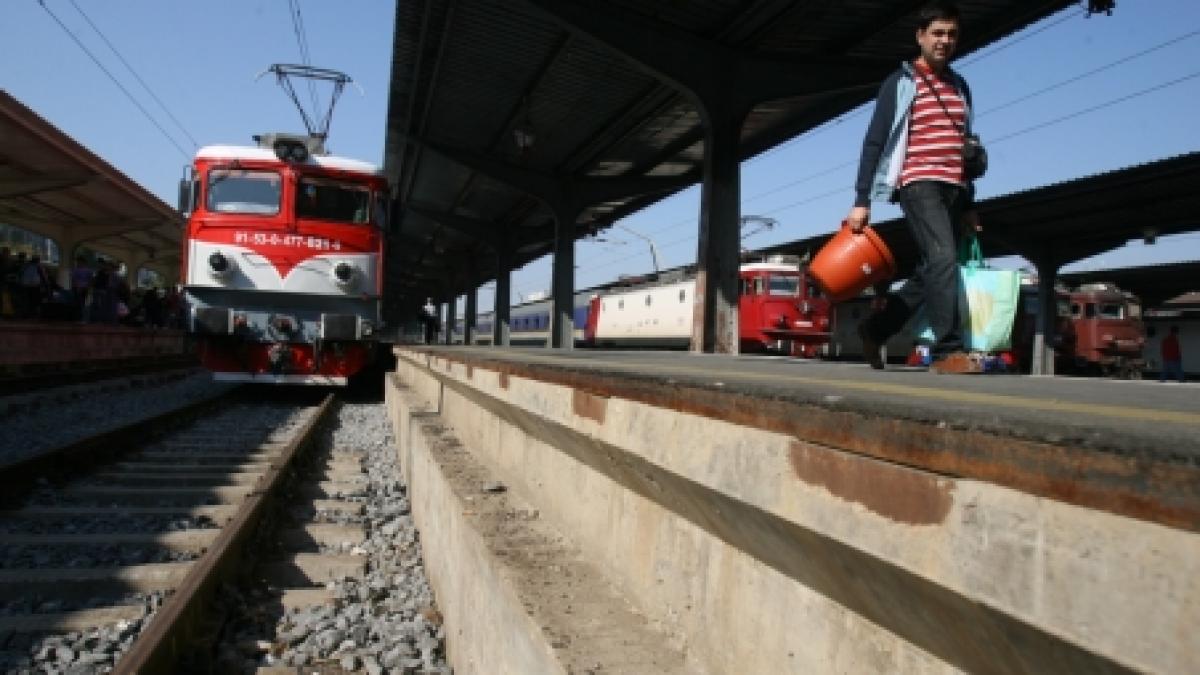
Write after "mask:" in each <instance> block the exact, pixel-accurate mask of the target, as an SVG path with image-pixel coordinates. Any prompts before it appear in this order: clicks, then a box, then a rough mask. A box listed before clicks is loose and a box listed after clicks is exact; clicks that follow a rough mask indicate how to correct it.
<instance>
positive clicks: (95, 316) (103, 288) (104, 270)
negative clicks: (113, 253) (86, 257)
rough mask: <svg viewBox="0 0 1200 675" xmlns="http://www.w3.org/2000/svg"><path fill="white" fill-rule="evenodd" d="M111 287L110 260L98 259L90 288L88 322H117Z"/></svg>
mask: <svg viewBox="0 0 1200 675" xmlns="http://www.w3.org/2000/svg"><path fill="white" fill-rule="evenodd" d="M111 287H112V282H111V280H110V279H109V265H108V261H107V260H97V261H96V273H95V274H93V275H92V284H91V288H89V289H88V300H87V312H86V314H87V321H88V323H116V320H117V314H116V303H115V302H114V301H113V293H112V290H111Z"/></svg>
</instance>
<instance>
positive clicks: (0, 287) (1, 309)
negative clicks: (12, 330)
mask: <svg viewBox="0 0 1200 675" xmlns="http://www.w3.org/2000/svg"><path fill="white" fill-rule="evenodd" d="M15 264H16V261H15V260H13V256H12V249H10V248H9V247H7V246H0V317H2V318H5V319H11V318H13V317H15V316H16V314H17V309H16V307H17V301H16V299H15V298H13V297H12V291H11V290H10V286H11V284H10V283H9V280H10V277H11V279H12V280H16V278H17V277H16V274H17V273H16V271H14V270H13V266H14V265H15Z"/></svg>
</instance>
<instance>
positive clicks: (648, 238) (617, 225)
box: [613, 223, 658, 276]
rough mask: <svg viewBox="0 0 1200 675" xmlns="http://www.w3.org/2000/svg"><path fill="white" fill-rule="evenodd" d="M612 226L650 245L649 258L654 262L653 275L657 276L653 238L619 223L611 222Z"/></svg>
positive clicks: (656, 248) (656, 255)
mask: <svg viewBox="0 0 1200 675" xmlns="http://www.w3.org/2000/svg"><path fill="white" fill-rule="evenodd" d="M613 227H619V228H621V229H622V230H624V231H626V232H628V233H629V234H632V235H633V236H635V237H637V238H638V239H641V240H642V241H645V242H646V243H647V244H649V245H650V259H651V260H652V261H653V262H654V274H655V276H657V275H658V247H656V246H655V245H654V240H653V239H651V238H650V237H647V236H646V235H644V234H642V233H640V232H635V231H633V230H631V229H629V228H628V227H625V226H624V225H622V224H620V223H613Z"/></svg>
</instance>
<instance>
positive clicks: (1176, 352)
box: [1158, 326, 1184, 382]
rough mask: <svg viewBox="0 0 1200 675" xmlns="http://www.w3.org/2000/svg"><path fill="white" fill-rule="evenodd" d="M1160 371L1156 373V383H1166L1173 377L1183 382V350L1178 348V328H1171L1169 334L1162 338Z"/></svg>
mask: <svg viewBox="0 0 1200 675" xmlns="http://www.w3.org/2000/svg"><path fill="white" fill-rule="evenodd" d="M1160 348H1161V350H1162V370H1161V371H1160V372H1159V373H1158V381H1159V382H1166V381H1167V378H1169V377H1173V378H1175V379H1177V380H1179V381H1180V382H1183V379H1184V378H1183V350H1182V349H1180V348H1179V326H1171V332H1170V333H1167V334H1166V335H1165V336H1163V339H1162V344H1161V345H1160Z"/></svg>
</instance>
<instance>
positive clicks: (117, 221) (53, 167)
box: [0, 90, 182, 283]
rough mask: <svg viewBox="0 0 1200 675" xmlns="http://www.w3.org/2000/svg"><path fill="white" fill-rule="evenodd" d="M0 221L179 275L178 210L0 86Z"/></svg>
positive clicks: (62, 245)
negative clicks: (0, 88)
mask: <svg viewBox="0 0 1200 675" xmlns="http://www.w3.org/2000/svg"><path fill="white" fill-rule="evenodd" d="M0 223H7V224H10V225H14V226H16V227H19V228H21V229H25V230H29V231H31V232H34V233H36V234H40V235H42V236H46V237H49V238H50V239H53V240H54V241H55V243H56V244H57V245H58V246H59V250H60V251H61V252H62V255H64V256H68V255H71V254H72V251H73V250H74V249H75V246H77V245H82V246H86V247H88V248H90V249H92V250H94V251H97V252H99V253H102V254H104V255H107V256H109V257H112V258H115V259H117V260H120V261H122V262H125V263H126V264H128V265H130V266H131V267H134V268H137V267H141V266H146V267H149V268H151V269H155V270H157V271H158V272H160V273H161V274H163V275H164V276H166V277H167V280H168V282H169V283H173V282H174V281H175V279H176V278H177V277H178V267H179V257H180V248H179V247H180V239H181V236H182V230H181V225H182V219H181V218H180V216H179V214H178V213H177V212H176V210H175V209H174V208H172V207H171V206H170V205H168V204H167V203H166V202H164V201H162V200H161V199H159V198H158V197H156V196H154V195H153V194H151V193H150V192H149V191H147V190H146V189H145V188H144V187H142V186H141V185H138V184H137V183H135V182H134V181H132V180H131V179H130V178H129V177H128V176H126V175H125V174H124V173H122V172H121V171H120V170H119V169H117V168H116V167H114V166H112V165H111V164H109V163H108V162H106V161H104V160H103V159H101V158H100V157H99V156H97V155H96V154H95V153H93V152H92V151H91V150H88V149H87V148H85V147H84V146H83V145H82V144H80V143H79V142H78V141H76V140H75V139H73V138H71V137H70V136H69V135H68V134H66V133H65V132H63V131H62V130H60V129H58V128H57V127H55V126H54V125H52V124H50V123H49V122H47V121H46V120H45V119H43V118H42V117H41V116H39V115H38V114H37V113H35V112H34V111H33V110H31V109H29V108H28V107H26V106H25V105H24V104H22V103H21V102H20V101H18V100H16V99H15V98H13V97H12V96H11V95H9V94H8V93H7V92H5V91H3V90H0Z"/></svg>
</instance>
